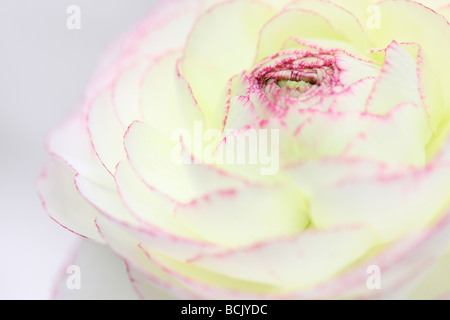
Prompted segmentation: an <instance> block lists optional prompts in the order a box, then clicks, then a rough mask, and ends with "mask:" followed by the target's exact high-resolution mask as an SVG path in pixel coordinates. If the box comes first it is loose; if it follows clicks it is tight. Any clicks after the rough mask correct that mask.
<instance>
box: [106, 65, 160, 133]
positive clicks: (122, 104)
mask: <svg viewBox="0 0 450 320" xmlns="http://www.w3.org/2000/svg"><path fill="white" fill-rule="evenodd" d="M150 63H151V62H150V61H149V59H148V58H147V59H145V58H142V59H137V60H135V61H133V62H131V63H130V64H129V65H127V66H126V67H124V68H123V69H122V70H121V71H120V73H119V74H118V75H117V78H116V79H115V81H114V85H113V89H112V90H113V91H112V100H113V104H114V107H115V111H116V114H117V117H118V119H119V121H120V123H121V125H122V127H125V128H127V127H128V126H129V125H130V124H131V123H132V122H133V121H135V120H143V116H142V112H141V100H140V99H139V97H140V92H141V89H142V88H141V81H142V77H143V74H144V73H145V71H146V70H147V68H148V65H149V64H150Z"/></svg>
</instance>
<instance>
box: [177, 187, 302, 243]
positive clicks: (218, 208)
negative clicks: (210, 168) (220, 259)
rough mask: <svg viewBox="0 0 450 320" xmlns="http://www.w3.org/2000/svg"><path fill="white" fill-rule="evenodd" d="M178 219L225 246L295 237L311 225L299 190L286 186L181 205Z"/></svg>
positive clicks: (232, 192) (233, 192)
mask: <svg viewBox="0 0 450 320" xmlns="http://www.w3.org/2000/svg"><path fill="white" fill-rule="evenodd" d="M230 203H232V207H230V206H229V204H230ZM175 219H176V220H178V221H179V222H181V223H182V224H183V225H184V226H185V227H186V228H188V229H190V230H192V231H194V232H196V233H197V234H199V235H201V236H202V237H203V238H204V239H207V240H208V241H210V242H212V243H217V244H220V245H223V246H225V247H236V246H245V245H250V244H252V243H255V242H261V241H264V240H269V239H274V238H279V237H287V236H293V235H296V234H299V233H300V232H301V231H303V230H304V229H305V228H306V227H307V225H308V224H309V217H308V210H307V206H306V203H305V200H304V199H302V197H301V195H300V194H299V193H298V192H297V191H296V190H294V189H289V188H283V187H275V188H268V187H250V186H248V187H246V188H243V189H242V190H230V191H228V192H222V193H218V194H212V195H208V197H205V198H201V199H197V200H195V201H194V202H192V203H190V204H188V205H180V206H178V207H177V209H176V211H175Z"/></svg>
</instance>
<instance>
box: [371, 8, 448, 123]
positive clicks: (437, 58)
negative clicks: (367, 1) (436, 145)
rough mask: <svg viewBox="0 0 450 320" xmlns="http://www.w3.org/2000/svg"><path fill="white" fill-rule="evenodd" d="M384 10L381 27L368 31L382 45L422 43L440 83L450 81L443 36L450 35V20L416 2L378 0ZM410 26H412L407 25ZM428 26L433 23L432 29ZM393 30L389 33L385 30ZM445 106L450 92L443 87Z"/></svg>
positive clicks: (446, 83)
mask: <svg viewBox="0 0 450 320" xmlns="http://www.w3.org/2000/svg"><path fill="white" fill-rule="evenodd" d="M377 7H378V9H379V10H380V29H372V30H369V31H368V33H369V34H370V37H371V38H372V39H373V41H374V42H375V43H376V45H377V47H378V48H384V47H387V46H388V45H389V44H390V43H391V42H392V40H393V39H395V41H396V42H397V43H416V44H419V45H420V46H421V47H422V49H423V51H424V52H425V53H426V54H427V56H428V58H427V60H428V61H430V62H431V66H430V70H432V72H433V74H435V77H436V83H440V84H441V85H442V88H445V87H447V86H448V85H449V84H450V82H449V81H450V80H449V78H448V73H447V70H449V68H450V61H449V60H448V59H447V54H446V52H449V51H450V44H449V43H448V42H446V41H442V39H448V38H450V27H449V23H448V22H447V20H446V19H445V18H444V17H442V16H441V15H439V14H437V13H436V12H434V11H433V10H431V9H429V8H427V7H425V6H424V5H422V4H420V3H418V2H414V1H381V2H379V3H377ZM405 25H407V26H408V28H404V27H403V26H405ZM424 25H428V26H433V28H432V30H433V31H432V32H430V29H429V28H424V27H423V26H424ZM385 30H389V32H385ZM442 94H443V101H444V105H447V104H448V102H449V101H450V92H449V91H448V90H443V91H442ZM449 115H450V109H449V108H445V110H444V115H443V116H444V117H445V118H448V116H449Z"/></svg>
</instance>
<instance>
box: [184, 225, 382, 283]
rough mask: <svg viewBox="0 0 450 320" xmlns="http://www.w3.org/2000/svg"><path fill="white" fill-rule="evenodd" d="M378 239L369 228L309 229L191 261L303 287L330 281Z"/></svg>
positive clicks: (235, 275)
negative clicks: (288, 236)
mask: <svg viewBox="0 0 450 320" xmlns="http://www.w3.org/2000/svg"><path fill="white" fill-rule="evenodd" d="M374 241H375V238H374V237H373V235H372V234H371V233H370V231H369V230H368V229H367V228H360V227H356V226H353V227H346V228H341V229H335V230H327V231H315V230H308V231H304V232H302V233H301V234H300V235H298V236H295V237H291V238H287V239H282V240H278V241H271V242H268V243H262V244H257V245H253V246H251V247H250V248H247V249H245V248H244V249H236V250H232V251H230V252H228V253H225V254H218V255H202V256H199V257H198V258H196V259H193V260H192V261H190V263H192V264H194V265H196V266H200V267H202V268H206V269H208V270H214V271H215V272H219V273H222V274H224V275H228V276H230V277H233V278H237V279H241V280H246V281H254V282H260V283H265V284H272V285H277V286H281V287H283V288H285V289H303V288H306V287H309V286H313V285H316V284H318V283H319V282H322V281H324V280H327V279H328V278H330V277H331V276H333V275H335V274H336V273H338V272H339V271H341V270H342V269H344V268H346V267H347V266H348V265H350V264H352V263H353V262H356V261H357V260H358V259H359V258H361V257H362V256H364V255H365V254H366V253H367V252H368V250H369V249H370V248H371V247H372V245H373V244H374ZM243 265H245V268H243V267H242V266H243Z"/></svg>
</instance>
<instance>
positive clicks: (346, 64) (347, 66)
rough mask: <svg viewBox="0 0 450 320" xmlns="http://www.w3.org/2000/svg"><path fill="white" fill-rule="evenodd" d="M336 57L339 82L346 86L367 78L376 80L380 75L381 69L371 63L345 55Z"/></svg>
mask: <svg viewBox="0 0 450 320" xmlns="http://www.w3.org/2000/svg"><path fill="white" fill-rule="evenodd" d="M334 56H335V58H336V66H337V67H338V68H339V81H340V83H341V84H342V85H344V86H349V85H351V84H353V83H356V82H358V81H361V80H362V79H365V78H376V77H378V75H379V74H380V67H379V66H378V65H376V64H375V63H373V62H371V61H368V60H363V59H361V58H357V57H354V56H349V55H348V54H344V53H336V54H335V55H334Z"/></svg>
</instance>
